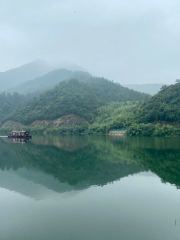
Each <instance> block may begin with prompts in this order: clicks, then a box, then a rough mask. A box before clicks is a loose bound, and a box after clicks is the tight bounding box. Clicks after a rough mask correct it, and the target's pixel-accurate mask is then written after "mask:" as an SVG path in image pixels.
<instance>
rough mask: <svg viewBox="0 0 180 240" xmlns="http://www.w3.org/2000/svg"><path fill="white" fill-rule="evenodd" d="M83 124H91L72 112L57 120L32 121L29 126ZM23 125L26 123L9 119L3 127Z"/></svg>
mask: <svg viewBox="0 0 180 240" xmlns="http://www.w3.org/2000/svg"><path fill="white" fill-rule="evenodd" d="M82 124H86V125H89V123H88V121H86V120H85V119H84V118H82V117H79V116H77V115H74V114H70V115H66V116H63V117H60V118H58V119H55V120H36V121H34V122H33V123H31V124H30V125H29V126H30V127H33V126H42V127H43V126H52V127H63V126H75V125H76V126H81V125H82ZM21 126H24V125H22V124H21V123H19V122H13V121H7V122H5V123H4V124H3V125H2V126H1V128H2V129H3V128H7V127H10V128H14V129H16V128H18V127H21Z"/></svg>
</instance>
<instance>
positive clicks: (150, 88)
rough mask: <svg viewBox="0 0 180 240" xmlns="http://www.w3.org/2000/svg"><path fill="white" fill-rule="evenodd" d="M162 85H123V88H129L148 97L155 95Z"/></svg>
mask: <svg viewBox="0 0 180 240" xmlns="http://www.w3.org/2000/svg"><path fill="white" fill-rule="evenodd" d="M163 85H164V84H163V83H147V84H126V85H124V84H123V86H124V87H127V88H130V89H132V90H134V91H138V92H142V93H148V94H150V95H155V94H156V93H158V92H159V91H160V89H161V87H162V86H163Z"/></svg>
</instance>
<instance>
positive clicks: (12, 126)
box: [1, 121, 23, 129]
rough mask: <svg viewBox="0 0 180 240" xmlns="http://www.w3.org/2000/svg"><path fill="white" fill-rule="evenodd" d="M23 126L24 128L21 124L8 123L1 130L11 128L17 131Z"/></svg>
mask: <svg viewBox="0 0 180 240" xmlns="http://www.w3.org/2000/svg"><path fill="white" fill-rule="evenodd" d="M21 126H22V127H23V125H22V124H21V123H19V122H14V121H7V122H5V123H4V124H3V125H2V126H1V128H2V129H3V128H8V127H9V128H13V129H16V128H19V127H21Z"/></svg>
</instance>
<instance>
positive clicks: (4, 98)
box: [0, 92, 35, 123]
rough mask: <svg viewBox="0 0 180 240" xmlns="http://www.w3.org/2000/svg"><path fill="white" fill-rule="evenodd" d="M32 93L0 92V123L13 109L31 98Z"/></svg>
mask: <svg viewBox="0 0 180 240" xmlns="http://www.w3.org/2000/svg"><path fill="white" fill-rule="evenodd" d="M34 96H35V95H34V94H27V95H20V94H19V93H13V94H10V93H5V92H4V93H1V94H0V123H1V122H2V121H3V120H4V119H5V118H6V117H7V116H8V115H9V114H11V113H12V112H13V111H15V110H16V109H18V108H20V107H22V106H23V105H24V104H25V103H26V102H27V101H29V100H30V99H32V98H33V97H34Z"/></svg>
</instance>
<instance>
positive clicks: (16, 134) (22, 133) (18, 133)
mask: <svg viewBox="0 0 180 240" xmlns="http://www.w3.org/2000/svg"><path fill="white" fill-rule="evenodd" d="M8 138H26V139H30V138H32V136H31V135H30V134H29V132H28V131H12V132H11V134H10V135H9V136H8Z"/></svg>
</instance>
